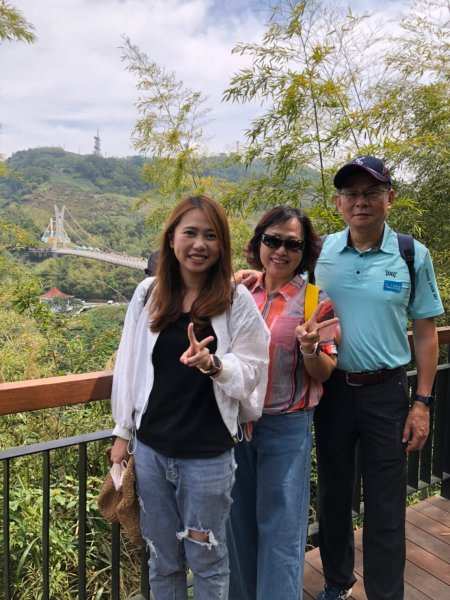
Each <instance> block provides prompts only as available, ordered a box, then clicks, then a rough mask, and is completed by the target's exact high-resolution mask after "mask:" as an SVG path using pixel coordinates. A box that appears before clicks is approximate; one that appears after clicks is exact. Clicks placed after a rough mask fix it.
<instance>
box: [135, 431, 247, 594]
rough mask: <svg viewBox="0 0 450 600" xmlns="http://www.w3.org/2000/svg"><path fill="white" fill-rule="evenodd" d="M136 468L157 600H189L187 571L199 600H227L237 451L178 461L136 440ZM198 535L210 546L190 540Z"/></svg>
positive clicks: (151, 574) (154, 592)
mask: <svg viewBox="0 0 450 600" xmlns="http://www.w3.org/2000/svg"><path fill="white" fill-rule="evenodd" d="M135 465H136V480H137V491H138V497H139V502H140V505H141V517H140V518H141V531H142V536H143V538H144V539H145V541H146V543H147V546H148V548H149V550H150V560H149V578H150V586H151V589H152V593H153V597H154V598H155V600H186V598H187V587H186V569H187V568H190V569H191V571H192V573H193V575H194V598H195V599H196V600H227V598H228V585H229V567H228V552H227V546H226V521H227V520H228V516H229V512H230V506H231V488H232V486H233V483H234V471H235V462H234V456H233V450H228V451H227V452H225V453H223V454H221V455H220V456H217V457H214V458H204V459H176V458H168V457H166V456H163V455H162V454H159V453H158V452H155V451H154V450H152V448H150V447H149V446H147V445H145V444H143V443H142V442H139V440H136V451H135ZM198 532H200V533H206V534H207V536H206V540H205V541H198V540H195V539H193V537H191V534H192V533H193V534H194V535H195V534H196V533H198Z"/></svg>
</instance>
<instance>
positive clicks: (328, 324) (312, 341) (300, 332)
mask: <svg viewBox="0 0 450 600" xmlns="http://www.w3.org/2000/svg"><path fill="white" fill-rule="evenodd" d="M327 302H328V301H327V300H322V302H319V304H318V305H317V307H316V310H315V311H314V312H313V314H312V316H311V318H310V319H309V321H306V322H305V323H303V324H302V325H298V326H297V327H296V328H295V335H296V336H297V340H298V342H299V344H300V346H301V348H302V350H304V351H305V352H306V353H307V354H312V353H313V352H314V351H315V349H316V344H317V343H318V342H319V341H320V340H321V339H327V338H332V337H334V336H335V334H336V332H337V330H338V323H339V319H338V318H337V317H334V318H332V319H326V320H325V321H320V322H319V323H318V322H317V319H319V318H320V314H321V313H322V312H323V310H324V308H325V307H326V303H327Z"/></svg>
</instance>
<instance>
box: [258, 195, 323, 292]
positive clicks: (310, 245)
mask: <svg viewBox="0 0 450 600" xmlns="http://www.w3.org/2000/svg"><path fill="white" fill-rule="evenodd" d="M290 219H297V220H298V222H299V223H301V225H302V228H303V235H304V239H305V248H304V250H303V257H302V260H301V262H300V264H299V265H298V267H297V269H296V273H304V272H306V273H308V276H309V281H310V282H314V268H315V266H316V262H317V259H318V258H319V254H320V249H321V246H322V242H321V239H320V237H319V236H318V235H317V233H316V232H315V231H314V227H313V225H312V223H311V219H310V218H309V217H308V216H307V215H306V214H305V213H304V212H303V211H302V210H299V209H298V208H291V207H290V206H276V207H275V208H272V209H271V210H269V211H268V212H266V213H265V214H264V215H263V216H262V217H261V219H260V220H259V221H258V223H257V225H256V227H255V230H254V232H253V236H252V238H251V240H250V241H249V243H248V245H247V249H246V254H247V262H248V264H249V265H250V266H251V267H253V268H256V269H259V270H260V269H262V268H263V265H262V263H261V258H260V255H259V251H260V247H261V236H262V234H263V233H264V232H265V231H266V229H267V228H268V227H271V226H272V225H276V224H277V223H286V221H290Z"/></svg>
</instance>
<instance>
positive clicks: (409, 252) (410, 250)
mask: <svg viewBox="0 0 450 600" xmlns="http://www.w3.org/2000/svg"><path fill="white" fill-rule="evenodd" d="M397 240H398V248H399V250H400V256H401V257H402V258H403V260H404V261H405V262H406V266H407V267H408V271H409V279H410V281H411V292H410V294H409V303H410V304H411V303H412V302H414V298H415V295H416V271H415V269H414V238H413V236H412V235H409V234H407V233H397Z"/></svg>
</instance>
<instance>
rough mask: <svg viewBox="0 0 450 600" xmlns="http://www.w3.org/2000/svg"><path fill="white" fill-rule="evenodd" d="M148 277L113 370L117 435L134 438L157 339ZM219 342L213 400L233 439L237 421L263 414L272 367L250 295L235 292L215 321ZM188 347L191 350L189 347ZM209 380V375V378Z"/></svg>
mask: <svg viewBox="0 0 450 600" xmlns="http://www.w3.org/2000/svg"><path fill="white" fill-rule="evenodd" d="M153 280H154V278H153V277H148V278H147V279H144V281H141V283H140V284H139V285H138V286H137V288H136V290H135V292H134V294H133V297H132V299H131V301H130V304H129V306H128V310H127V314H126V317H125V323H124V327H123V331H122V338H121V340H120V345H119V349H118V352H117V356H116V363H115V367H114V377H113V385H112V394H111V405H112V414H113V418H114V421H115V423H116V426H115V428H114V431H113V433H114V435H117V436H120V437H122V438H125V439H129V438H130V437H131V431H132V430H133V428H136V429H139V426H140V424H141V419H142V415H143V414H144V412H145V410H146V408H147V403H148V399H149V396H150V392H151V390H152V387H153V379H154V373H153V362H152V352H153V348H154V346H155V342H156V340H157V338H158V335H159V334H158V332H156V333H154V332H152V331H151V330H150V326H149V313H148V310H147V308H145V309H144V301H145V296H146V294H147V291H148V289H149V287H150V285H151V283H152V281H153ZM211 325H212V328H213V329H214V333H215V335H216V339H217V350H216V354H217V356H218V357H219V358H220V360H221V361H222V365H223V367H222V371H221V372H220V374H219V375H217V376H216V377H214V378H213V386H214V395H215V397H216V401H217V406H218V407H219V411H220V414H221V415H222V419H223V421H224V423H225V425H226V427H227V428H228V430H229V432H230V434H231V435H232V436H233V437H235V436H236V435H237V433H238V418H239V421H240V422H242V423H244V422H246V421H255V420H256V419H259V417H260V416H261V414H262V409H263V405H264V397H265V394H266V386H267V374H268V365H269V339H270V333H269V330H268V328H267V326H266V324H265V322H264V319H263V318H262V317H261V315H260V312H259V310H258V308H257V306H256V304H255V302H254V300H253V298H252V296H251V294H250V292H249V291H248V290H247V289H246V288H245V287H244V286H243V285H238V286H237V287H236V290H235V293H234V297H233V303H232V305H231V307H230V309H229V310H228V311H227V312H225V313H223V314H221V315H218V316H216V317H213V318H212V319H211ZM186 348H187V346H186ZM205 377H206V375H205Z"/></svg>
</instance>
